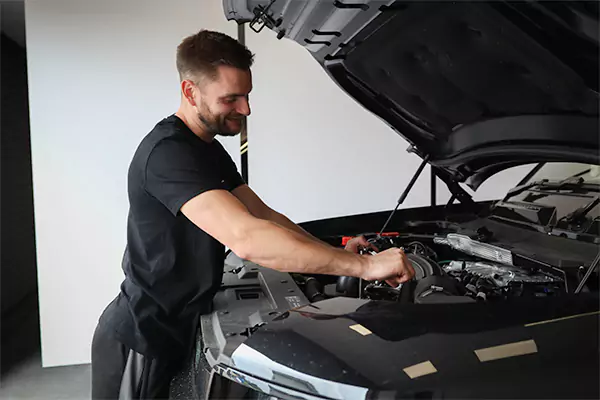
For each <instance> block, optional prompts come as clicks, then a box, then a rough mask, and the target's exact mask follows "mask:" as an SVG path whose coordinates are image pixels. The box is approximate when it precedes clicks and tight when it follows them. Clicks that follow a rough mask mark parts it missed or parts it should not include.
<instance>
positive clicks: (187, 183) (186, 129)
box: [92, 31, 414, 399]
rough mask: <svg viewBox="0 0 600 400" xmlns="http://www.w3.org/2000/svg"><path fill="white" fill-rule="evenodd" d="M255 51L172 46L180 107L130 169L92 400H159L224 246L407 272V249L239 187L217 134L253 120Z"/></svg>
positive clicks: (219, 38) (364, 270)
mask: <svg viewBox="0 0 600 400" xmlns="http://www.w3.org/2000/svg"><path fill="white" fill-rule="evenodd" d="M252 62H253V55H252V53H250V51H249V50H248V49H247V48H245V47H244V46H242V45H241V44H240V43H238V42H237V41H236V40H234V39H232V38H230V37H229V36H226V35H224V34H221V33H217V32H210V31H201V32H199V33H198V34H196V35H193V36H190V37H188V38H186V39H184V40H183V42H182V43H181V44H180V45H179V47H178V49H177V69H178V71H179V75H180V81H181V106H180V108H179V110H178V111H177V112H176V113H175V114H174V115H171V116H169V117H168V118H165V119H163V120H162V121H161V122H159V123H158V124H157V125H156V126H155V128H154V129H153V130H152V131H151V132H150V133H149V134H148V135H147V136H146V137H145V138H144V139H143V140H142V142H141V144H140V145H139V147H138V149H137V151H136V153H135V155H134V157H133V160H132V162H131V165H130V168H129V174H128V192H129V202H130V211H129V216H128V226H127V248H126V251H125V255H124V258H123V270H124V272H125V280H124V281H123V283H122V285H121V291H120V293H119V295H118V296H117V297H116V298H115V300H113V302H112V303H111V304H109V306H108V307H107V308H106V310H105V311H104V313H103V315H102V316H101V317H100V320H99V323H98V327H97V328H96V332H95V334H94V340H93V344H92V398H94V399H97V398H167V397H168V389H169V382H170V380H171V378H172V377H173V375H174V374H175V373H176V372H177V370H178V369H179V368H180V367H181V364H182V361H183V360H185V357H186V355H187V354H189V352H190V351H191V348H192V344H193V341H194V333H195V329H196V327H197V325H196V324H197V322H198V316H199V315H200V314H202V313H207V312H209V311H210V307H211V301H212V298H213V296H214V294H215V293H216V291H217V290H218V288H219V286H220V283H221V278H222V273H223V262H224V246H227V247H229V248H230V249H231V250H232V251H233V252H234V253H236V254H237V255H238V256H240V257H242V258H244V259H247V260H250V261H253V262H255V263H257V264H260V265H262V266H264V267H268V268H274V269H277V270H280V271H289V272H299V273H317V274H331V275H342V276H355V277H361V278H364V279H367V280H384V279H386V280H388V282H390V284H393V285H396V284H398V283H401V282H405V281H407V280H409V279H411V278H412V277H413V275H414V271H413V270H412V267H411V266H410V263H409V262H408V260H407V259H406V258H405V256H404V254H403V253H402V252H401V251H400V250H398V249H390V250H387V251H384V252H381V253H379V254H376V255H374V256H363V255H359V254H355V253H357V249H358V247H359V246H361V245H362V246H368V242H367V241H366V240H365V239H364V238H357V239H353V240H352V241H351V242H350V243H349V244H348V246H347V250H350V251H344V250H341V249H337V248H334V247H332V246H329V245H327V244H325V243H323V242H321V241H319V240H318V239H316V238H314V237H312V236H311V235H310V234H308V233H307V232H305V231H304V230H303V229H302V228H300V227H299V226H298V225H296V224H294V223H293V222H291V221H290V220H289V219H288V218H286V217H285V216H284V215H282V214H280V213H278V212H276V211H274V210H272V209H271V208H269V207H268V206H266V205H265V204H264V203H263V202H262V201H261V200H260V198H259V197H258V196H257V195H256V194H255V193H254V192H253V191H252V190H251V189H250V188H249V187H248V186H247V185H246V184H245V183H244V182H243V180H242V178H241V177H240V175H239V173H238V171H237V170H236V167H235V164H234V163H233V162H232V160H231V158H230V157H229V155H228V154H227V152H226V151H225V150H224V149H223V147H222V146H221V144H220V143H219V142H218V141H216V140H215V136H217V135H222V136H232V135H236V134H238V133H239V132H240V130H241V128H242V120H243V118H244V117H245V116H248V115H250V106H249V103H248V97H249V93H250V91H251V90H252V79H251V73H250V67H251V65H252Z"/></svg>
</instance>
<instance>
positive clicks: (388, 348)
mask: <svg viewBox="0 0 600 400" xmlns="http://www.w3.org/2000/svg"><path fill="white" fill-rule="evenodd" d="M565 317H566V319H563V318H565ZM598 317H599V312H598V296H597V295H585V296H572V297H568V298H560V299H558V298H556V299H549V300H548V299H514V300H511V301H508V302H506V303H502V304H484V303H469V304H436V305H425V304H420V305H416V304H398V303H390V302H376V301H368V300H358V299H346V298H337V299H330V300H325V301H322V302H317V303H314V304H312V305H308V306H304V307H301V308H297V309H294V310H292V311H289V312H286V313H285V314H283V315H282V316H280V317H277V318H276V319H275V320H274V321H272V322H271V323H269V324H268V325H266V326H265V327H264V328H263V329H260V330H258V331H257V332H256V333H255V334H254V335H253V336H252V337H250V338H249V339H248V340H247V341H246V342H245V344H246V345H247V346H250V347H252V348H254V349H255V350H257V351H259V352H261V353H262V354H264V355H266V356H267V357H269V358H271V359H273V360H277V361H278V362H279V363H280V364H282V365H284V366H287V367H290V368H293V369H294V370H296V371H298V372H300V373H304V374H308V375H311V376H315V377H320V378H323V379H326V380H329V381H334V382H340V383H344V384H348V385H354V386H359V387H365V388H369V389H370V390H369V393H370V396H369V397H370V398H377V393H378V392H388V393H387V394H388V395H389V394H390V393H389V392H390V391H391V392H393V393H394V395H397V396H402V397H403V396H407V395H409V396H415V397H420V398H430V397H429V396H432V397H433V398H598V395H599V392H598V379H597V378H598V370H599V369H598V363H599V360H598V350H599V349H598V325H599V318H598ZM355 324H360V325H362V326H363V327H365V328H367V329H368V330H369V331H371V332H372V334H367V335H362V334H360V333H358V332H356V331H355V330H353V329H350V327H351V326H353V325H355ZM527 340H533V341H535V343H536V346H537V352H536V353H533V354H526V355H520V356H514V357H507V358H502V359H498V360H492V361H487V362H481V361H479V359H478V358H477V356H476V354H475V351H476V350H478V349H483V348H489V347H495V346H501V345H506V344H510V343H515V342H522V341H527ZM575 344H577V345H575ZM426 361H430V362H432V363H433V365H434V366H435V368H436V369H437V372H436V373H433V374H430V375H426V376H422V377H418V378H415V379H411V378H410V377H409V376H408V374H407V373H405V372H404V371H403V370H404V368H407V367H410V366H412V365H416V364H419V363H422V362H426ZM298 389H301V388H300V387H298ZM313 394H314V393H313ZM371 396H373V397H371Z"/></svg>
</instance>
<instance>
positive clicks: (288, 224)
mask: <svg viewBox="0 0 600 400" xmlns="http://www.w3.org/2000/svg"><path fill="white" fill-rule="evenodd" d="M268 219H269V221H272V222H275V223H276V224H278V225H281V226H283V227H284V228H287V229H289V230H291V231H294V232H296V233H298V234H300V235H304V236H305V237H307V238H308V239H311V240H314V241H316V242H319V243H322V244H326V243H325V242H323V241H321V240H319V239H318V238H316V237H314V236H313V235H311V234H310V233H308V232H307V231H305V230H304V229H302V228H301V227H300V226H299V225H297V224H295V223H294V222H292V221H291V220H290V219H289V218H288V217H286V216H285V215H283V214H280V213H278V212H277V211H274V210H272V211H271V213H270V214H269V218H268Z"/></svg>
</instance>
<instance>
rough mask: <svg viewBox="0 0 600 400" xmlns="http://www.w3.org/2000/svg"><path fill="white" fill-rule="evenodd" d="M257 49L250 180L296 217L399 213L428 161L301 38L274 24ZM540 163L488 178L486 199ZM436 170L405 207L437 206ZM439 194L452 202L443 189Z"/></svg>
mask: <svg viewBox="0 0 600 400" xmlns="http://www.w3.org/2000/svg"><path fill="white" fill-rule="evenodd" d="M246 43H247V45H248V47H249V48H250V49H251V50H252V51H253V52H255V53H256V64H255V67H254V69H253V77H254V90H253V91H252V94H251V106H252V116H251V117H250V119H249V122H248V143H249V145H248V148H249V150H248V159H249V171H250V184H251V186H252V187H253V189H254V190H255V191H256V192H258V193H259V195H261V197H262V198H263V199H264V200H265V201H266V202H267V203H268V204H269V205H270V206H271V207H273V208H275V209H277V210H278V211H281V212H283V213H285V214H286V215H288V216H289V217H290V218H292V219H293V220H295V221H296V222H303V221H308V220H313V219H320V218H327V217H334V216H341V215H348V214H359V213H366V212H372V211H381V210H389V209H392V208H394V207H395V205H396V201H397V200H398V197H399V196H400V194H401V193H402V191H403V190H404V188H405V187H406V185H407V184H408V182H409V181H410V179H411V178H412V175H413V174H414V172H415V171H416V169H417V167H418V165H419V164H420V162H421V159H419V158H418V157H417V156H415V155H412V154H408V153H407V152H406V151H405V150H406V148H407V147H408V143H407V142H406V141H405V140H404V139H402V138H401V137H400V136H399V135H398V134H396V133H395V132H394V131H392V129H391V128H389V127H388V126H387V125H386V124H385V123H383V122H382V121H381V120H380V119H379V118H378V117H376V116H375V115H373V114H371V113H370V112H368V111H366V110H365V109H364V108H363V107H362V106H361V105H360V104H358V103H357V102H355V101H354V100H353V99H351V98H350V97H349V96H348V95H347V94H346V93H344V92H343V91H342V90H341V89H340V88H339V87H338V86H337V85H336V84H335V83H334V82H333V81H332V80H331V79H330V78H329V76H328V75H327V74H326V72H325V71H324V70H323V69H322V68H321V67H320V66H319V65H318V63H317V62H316V61H315V60H314V59H313V58H312V56H311V55H310V53H309V52H308V51H306V50H305V49H304V48H302V47H301V46H300V45H298V44H297V43H295V42H293V41H291V40H287V39H283V40H277V39H276V37H275V35H274V34H273V33H272V32H271V31H269V30H267V29H265V30H263V31H262V32H261V33H260V34H256V33H254V32H252V31H250V30H247V33H246ZM530 168H531V167H528V168H525V169H523V168H522V167H521V168H517V169H515V170H511V171H507V172H505V173H503V174H499V175H498V176H497V177H493V178H492V179H490V180H489V181H488V182H486V183H484V185H482V187H481V188H480V190H478V191H477V193H476V194H475V199H476V200H486V199H494V198H499V196H501V195H502V194H503V193H504V192H506V190H507V189H508V188H510V187H513V186H514V184H515V183H516V182H518V181H519V180H520V178H521V177H522V176H523V175H524V174H525V173H526V171H528V170H529V169H530ZM429 185H430V182H429V169H428V168H426V169H425V170H424V171H423V174H422V176H421V177H420V178H419V180H418V181H417V183H416V185H415V187H414V188H413V190H412V191H411V193H410V195H409V196H408V198H407V199H406V201H405V202H404V204H403V206H402V207H403V208H407V207H415V206H424V205H429V204H430V194H429V187H430V186H429ZM438 188H439V190H438V194H437V199H438V202H440V203H445V202H446V201H447V200H448V199H449V192H448V190H447V189H446V186H445V185H444V184H442V183H441V181H440V184H439V185H438Z"/></svg>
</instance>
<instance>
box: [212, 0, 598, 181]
mask: <svg viewBox="0 0 600 400" xmlns="http://www.w3.org/2000/svg"><path fill="white" fill-rule="evenodd" d="M598 4H599V3H598V2H596V1H591V2H574V1H568V2H558V1H549V2H535V1H527V2H510V3H509V2H503V1H498V2H466V1H456V2H451V1H441V2H433V1H419V2H407V1H367V0H362V1H358V0H354V1H350V0H344V1H338V0H327V1H324V0H322V1H321V0H319V1H317V0H311V1H308V0H268V1H261V0H224V7H225V12H226V14H227V17H228V19H235V20H237V21H238V22H240V23H242V22H251V24H250V26H251V28H253V29H254V30H259V29H262V27H263V26H266V27H268V28H271V29H273V30H274V31H276V32H277V33H278V37H279V38H283V37H287V38H289V39H292V40H294V41H296V42H298V43H299V44H301V45H302V46H304V47H305V48H306V49H307V50H309V51H310V52H311V54H312V55H313V56H314V58H315V59H316V60H317V61H318V62H319V63H320V64H321V65H322V66H323V67H324V68H325V70H326V71H327V72H328V73H329V75H330V76H331V77H332V79H334V80H335V81H336V82H337V83H338V84H339V85H340V86H341V87H342V88H343V89H344V90H345V91H346V92H347V93H348V94H349V95H350V96H352V97H353V98H355V99H356V100H357V101H358V102H359V103H361V104H362V105H363V106H364V107H365V108H367V109H368V110H370V111H371V112H373V113H375V114H376V115H378V116H379V117H380V118H382V119H383V120H384V121H385V122H386V123H387V124H389V125H390V126H391V127H392V128H393V129H394V130H395V131H396V132H398V133H399V134H400V135H402V136H403V137H404V138H405V139H406V140H407V141H408V142H409V143H410V144H411V150H412V151H414V152H415V153H417V154H418V155H419V156H421V157H422V158H424V159H427V160H428V162H429V164H431V165H432V167H434V170H435V171H436V172H437V173H438V176H440V177H441V178H442V179H444V180H445V181H446V182H447V183H449V181H453V182H465V181H466V182H467V183H468V184H469V185H470V186H471V187H472V188H474V189H476V188H477V187H478V186H479V185H480V184H481V183H482V182H483V181H484V180H485V179H487V178H488V177H490V176H492V175H493V174H495V173H497V172H499V171H501V170H504V169H506V168H510V167H512V166H516V165H520V164H527V163H534V162H543V161H546V162H549V161H573V162H584V163H591V164H598V163H600V162H599V154H598V153H599V151H598V147H599V141H598V129H599V124H598V108H599V95H598V72H599V71H598V53H599V47H598V28H599V25H598V9H599V8H598Z"/></svg>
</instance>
